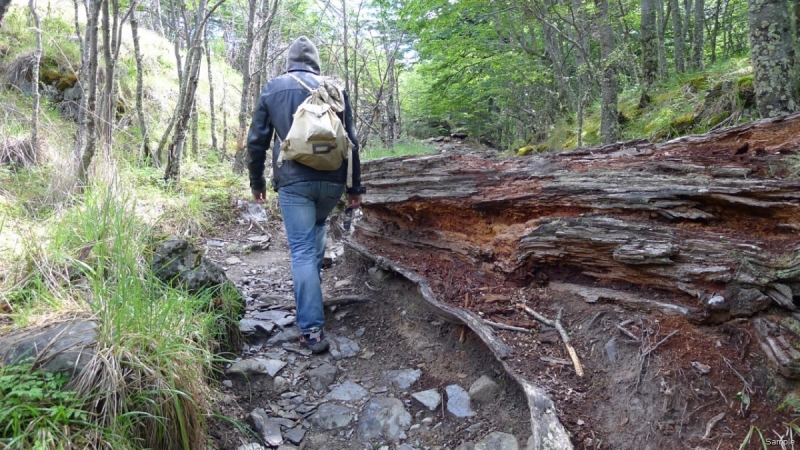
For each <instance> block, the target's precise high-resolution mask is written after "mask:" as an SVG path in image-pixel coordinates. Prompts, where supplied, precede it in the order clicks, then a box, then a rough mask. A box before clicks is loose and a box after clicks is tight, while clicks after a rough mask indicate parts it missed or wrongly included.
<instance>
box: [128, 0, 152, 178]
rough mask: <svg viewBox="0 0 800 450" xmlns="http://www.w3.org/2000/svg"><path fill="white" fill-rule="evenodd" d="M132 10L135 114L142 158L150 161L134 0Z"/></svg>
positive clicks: (147, 161) (137, 22)
mask: <svg viewBox="0 0 800 450" xmlns="http://www.w3.org/2000/svg"><path fill="white" fill-rule="evenodd" d="M131 8H132V9H133V10H134V11H133V13H132V14H131V35H132V36H133V56H134V59H135V60H136V116H137V117H138V118H139V130H140V131H141V133H142V160H143V161H144V162H145V163H150V162H151V158H152V155H151V154H150V135H149V133H148V130H147V120H146V119H145V117H144V100H143V98H144V73H143V72H144V64H142V51H141V48H140V47H139V21H138V20H137V19H136V11H135V9H136V1H133V2H131Z"/></svg>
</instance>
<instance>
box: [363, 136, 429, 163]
mask: <svg viewBox="0 0 800 450" xmlns="http://www.w3.org/2000/svg"><path fill="white" fill-rule="evenodd" d="M435 152H436V148H435V147H433V146H432V145H430V144H427V143H425V142H421V141H417V140H405V141H396V142H395V143H394V147H392V148H387V147H384V146H383V145H381V144H380V142H378V143H377V144H373V145H370V146H369V147H367V148H366V149H364V151H363V152H362V153H361V160H362V161H366V160H370V159H377V158H386V157H391V156H408V155H426V154H429V153H435Z"/></svg>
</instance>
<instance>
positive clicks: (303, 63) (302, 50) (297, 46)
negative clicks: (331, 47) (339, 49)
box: [286, 36, 320, 75]
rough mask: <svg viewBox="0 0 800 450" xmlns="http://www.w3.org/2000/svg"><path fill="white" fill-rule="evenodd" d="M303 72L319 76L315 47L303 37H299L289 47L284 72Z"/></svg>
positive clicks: (317, 56)
mask: <svg viewBox="0 0 800 450" xmlns="http://www.w3.org/2000/svg"><path fill="white" fill-rule="evenodd" d="M293 70H304V71H306V72H312V73H314V74H317V75H319V73H320V70H319V53H318V52H317V46H316V45H314V43H313V42H311V40H309V39H308V38H307V37H305V36H300V37H299V38H297V39H295V41H294V42H292V45H290V46H289V55H288V56H287V57H286V71H287V72H291V71H293Z"/></svg>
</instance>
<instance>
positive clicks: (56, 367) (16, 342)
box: [0, 319, 97, 376]
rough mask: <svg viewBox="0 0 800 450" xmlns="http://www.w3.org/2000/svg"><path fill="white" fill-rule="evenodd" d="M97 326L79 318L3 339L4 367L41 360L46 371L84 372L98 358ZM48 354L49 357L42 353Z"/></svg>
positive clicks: (0, 361)
mask: <svg viewBox="0 0 800 450" xmlns="http://www.w3.org/2000/svg"><path fill="white" fill-rule="evenodd" d="M96 329H97V323H96V322H94V321H92V320H85V319H76V320H72V321H67V322H62V323H59V324H56V325H48V326H45V327H32V328H30V329H27V330H22V331H17V332H15V333H13V334H9V335H7V336H3V337H2V338H0V364H7V365H15V364H22V363H24V362H25V361H26V360H28V359H34V358H40V359H41V360H43V361H47V362H45V363H44V364H43V366H42V370H44V371H45V372H60V373H64V374H66V375H68V376H73V375H75V374H78V373H80V372H81V371H82V370H83V368H84V367H86V365H87V364H88V363H89V361H91V359H92V357H93V355H94V344H95V337H96V335H97V331H96ZM43 352H46V353H45V354H42V353H43Z"/></svg>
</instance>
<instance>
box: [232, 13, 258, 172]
mask: <svg viewBox="0 0 800 450" xmlns="http://www.w3.org/2000/svg"><path fill="white" fill-rule="evenodd" d="M248 5H249V6H248V15H247V37H246V38H245V44H244V63H242V100H241V102H240V103H239V128H238V131H237V133H236V155H235V156H234V159H233V172H234V173H237V174H240V173H244V169H245V167H246V161H245V159H246V158H245V156H246V155H247V142H246V141H247V121H248V119H249V117H250V96H249V95H248V93H249V92H250V84H251V77H252V75H251V68H250V59H251V53H252V52H253V38H254V33H253V28H254V26H255V15H256V6H257V5H256V0H249V2H248Z"/></svg>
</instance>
